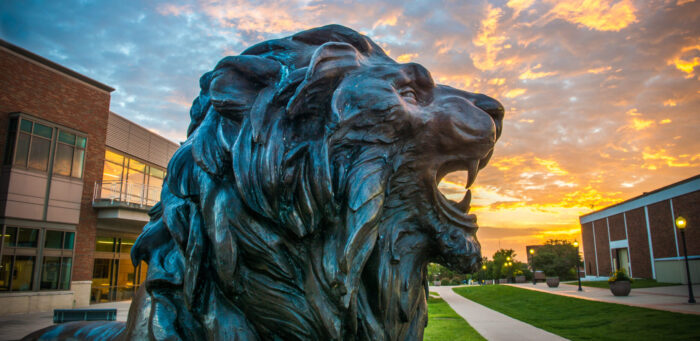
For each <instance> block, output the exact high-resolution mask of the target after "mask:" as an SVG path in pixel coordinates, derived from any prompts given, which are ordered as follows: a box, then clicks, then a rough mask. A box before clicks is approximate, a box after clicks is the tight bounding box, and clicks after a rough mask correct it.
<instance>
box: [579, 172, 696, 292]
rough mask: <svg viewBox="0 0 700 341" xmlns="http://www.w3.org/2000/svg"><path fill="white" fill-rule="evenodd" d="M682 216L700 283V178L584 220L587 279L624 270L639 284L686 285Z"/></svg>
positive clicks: (693, 276) (664, 188) (694, 269)
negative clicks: (641, 281)
mask: <svg viewBox="0 0 700 341" xmlns="http://www.w3.org/2000/svg"><path fill="white" fill-rule="evenodd" d="M678 216H683V217H684V218H686V220H687V221H688V227H687V228H686V230H685V237H686V244H687V247H688V258H689V260H690V270H691V279H692V282H693V283H700V175H697V176H694V177H692V178H689V179H686V180H683V181H680V182H677V183H674V184H671V185H669V186H666V187H663V188H659V189H657V190H654V191H652V192H648V193H644V194H643V195H641V196H638V197H635V198H632V199H629V200H627V201H624V202H621V203H619V204H616V205H612V206H609V207H606V208H604V209H601V210H598V211H595V212H591V213H588V214H586V215H583V216H581V217H580V218H579V220H580V222H581V235H582V240H583V248H584V260H585V272H586V276H593V277H607V276H610V274H611V273H612V272H613V271H615V270H617V269H624V270H626V271H627V273H628V274H630V275H631V276H632V277H636V278H653V279H656V280H657V281H659V282H667V283H687V278H686V277H687V276H686V271H685V262H684V257H683V251H684V250H683V243H682V239H681V234H680V231H678V229H677V228H676V227H675V223H674V222H675V219H676V218H677V217H678Z"/></svg>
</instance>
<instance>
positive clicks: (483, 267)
mask: <svg viewBox="0 0 700 341" xmlns="http://www.w3.org/2000/svg"><path fill="white" fill-rule="evenodd" d="M481 270H484V279H482V283H484V284H486V264H484V265H482V266H481Z"/></svg>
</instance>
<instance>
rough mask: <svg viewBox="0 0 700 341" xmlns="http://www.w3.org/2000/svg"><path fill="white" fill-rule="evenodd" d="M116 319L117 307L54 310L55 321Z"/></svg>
mask: <svg viewBox="0 0 700 341" xmlns="http://www.w3.org/2000/svg"><path fill="white" fill-rule="evenodd" d="M116 320H117V309H54V311H53V323H63V322H71V321H116Z"/></svg>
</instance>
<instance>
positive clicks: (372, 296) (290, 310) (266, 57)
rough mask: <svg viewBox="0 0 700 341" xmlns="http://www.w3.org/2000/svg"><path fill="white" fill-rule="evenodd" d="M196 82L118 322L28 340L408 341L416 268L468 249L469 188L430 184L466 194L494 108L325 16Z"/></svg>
mask: <svg viewBox="0 0 700 341" xmlns="http://www.w3.org/2000/svg"><path fill="white" fill-rule="evenodd" d="M200 86H201V93H200V95H199V97H197V98H196V99H195V100H194V103H193V104H192V109H191V111H190V116H191V123H190V126H189V128H188V139H187V141H186V142H185V143H184V144H183V145H182V146H181V147H180V149H179V150H178V151H177V152H176V153H175V155H174V156H173V158H172V160H171V161H170V164H169V166H168V175H167V179H166V184H165V185H164V187H163V191H162V195H161V202H160V203H158V204H157V205H156V206H155V207H154V208H153V209H152V210H151V212H150V217H151V220H150V222H149V223H148V224H147V225H146V226H145V227H144V230H143V233H142V234H141V236H140V237H139V239H138V240H137V242H136V244H135V245H134V248H133V249H132V258H133V261H134V263H138V262H139V261H141V260H143V261H146V262H147V263H148V279H147V280H146V282H145V285H143V286H142V287H141V290H140V291H139V293H138V295H137V297H136V298H135V299H134V301H133V303H132V306H131V310H130V312H129V319H128V322H127V323H126V324H120V323H118V322H109V323H104V322H102V323H99V322H97V323H94V322H93V323H69V324H64V325H60V326H56V327H51V328H50V329H48V330H42V331H40V332H38V333H35V334H33V335H30V338H36V337H38V336H39V335H41V334H43V335H44V336H46V337H47V338H49V339H50V338H52V337H56V338H61V337H67V336H72V337H76V338H78V339H100V340H105V339H139V340H140V339H144V340H145V339H153V340H155V339H157V340H162V339H172V340H205V339H212V340H420V339H422V337H423V329H424V328H425V326H426V323H427V304H426V296H427V290H428V281H427V278H426V275H427V270H426V265H427V264H428V262H437V263H440V264H443V265H445V266H447V267H449V268H451V269H454V270H456V271H459V272H471V271H474V270H476V269H477V267H478V265H479V264H478V262H479V259H480V258H481V252H480V246H479V243H478V241H477V239H476V237H475V232H476V230H477V224H476V217H475V216H474V215H473V214H468V211H469V202H470V197H471V194H470V192H469V191H468V192H467V194H466V195H465V197H464V199H463V200H462V201H460V202H453V201H451V200H448V199H446V198H445V197H444V196H443V195H442V194H441V193H440V191H439V190H438V188H437V185H438V183H439V182H440V180H441V179H442V178H443V177H444V176H445V175H446V174H447V173H449V172H453V171H457V170H465V171H467V172H468V174H469V175H468V178H467V179H465V181H466V182H467V186H471V184H472V183H473V182H474V179H475V178H476V174H477V172H478V171H479V170H480V169H481V168H483V167H484V166H485V165H486V163H487V161H488V160H489V158H490V157H491V154H492V152H493V148H494V144H495V142H496V140H497V139H498V137H499V136H500V134H501V127H502V121H503V114H504V110H503V107H502V106H501V104H500V103H499V102H498V101H496V100H494V99H492V98H490V97H487V96H485V95H481V94H475V93H470V92H465V91H461V90H457V89H454V88H451V87H448V86H444V85H437V84H435V83H434V82H433V79H432V78H431V76H430V73H429V72H428V71H427V70H426V69H425V68H423V67H422V66H421V65H419V64H415V63H406V64H400V63H397V62H395V61H394V60H392V59H391V58H390V57H388V56H387V55H386V54H385V53H384V51H382V49H381V48H380V47H379V46H378V45H376V44H375V43H374V42H372V41H371V40H370V39H369V38H367V37H365V36H363V35H361V34H359V33H357V32H355V31H353V30H351V29H348V28H346V27H342V26H337V25H330V26H325V27H320V28H315V29H311V30H308V31H303V32H300V33H298V34H295V35H293V36H291V37H287V38H282V39H277V40H270V41H265V42H262V43H260V44H258V45H255V46H253V47H251V48H249V49H247V50H246V51H244V52H243V53H241V54H240V55H238V56H232V57H226V58H224V59H223V60H221V61H220V62H219V63H218V64H217V65H216V67H215V68H214V70H213V71H210V72H207V73H206V74H204V75H203V76H202V78H201V79H200Z"/></svg>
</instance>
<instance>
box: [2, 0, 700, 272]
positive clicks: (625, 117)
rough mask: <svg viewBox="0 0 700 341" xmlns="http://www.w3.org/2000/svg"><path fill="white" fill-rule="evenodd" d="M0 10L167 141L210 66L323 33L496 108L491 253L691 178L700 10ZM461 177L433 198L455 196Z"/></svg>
mask: <svg viewBox="0 0 700 341" xmlns="http://www.w3.org/2000/svg"><path fill="white" fill-rule="evenodd" d="M0 13H2V16H3V17H2V18H3V20H2V22H1V24H0V38H2V39H4V40H7V41H9V42H11V43H13V44H16V45H19V46H21V47H24V48H26V49H28V50H30V51H32V52H35V53H37V54H39V55H41V56H43V57H46V58H48V59H51V60H53V61H55V62H57V63H59V64H61V65H65V66H66V67H69V68H71V69H73V70H75V71H77V72H79V73H82V74H84V75H86V76H88V77H90V78H93V79H96V80H98V81H100V82H103V83H105V84H108V85H110V86H112V87H114V88H116V91H115V92H114V93H112V103H111V110H112V111H114V112H116V113H118V114H120V115H123V116H125V117H127V118H129V119H130V120H133V121H135V122H137V123H139V124H141V125H143V126H144V127H147V128H149V129H151V130H153V131H156V132H158V133H160V134H163V135H165V136H167V137H169V138H170V139H172V140H174V141H182V140H184V138H185V132H186V129H187V125H188V123H189V107H190V105H191V103H192V99H194V98H195V96H197V94H198V92H199V83H198V79H199V77H200V75H201V74H203V73H204V72H206V71H209V70H211V69H212V68H213V67H214V65H216V63H217V62H218V61H219V59H221V58H222V57H224V56H226V55H235V54H239V53H241V52H242V51H243V50H244V49H245V48H247V47H248V46H250V45H252V44H254V43H257V42H260V41H262V40H266V39H272V38H279V37H283V36H287V35H290V34H293V33H295V32H297V31H299V30H303V29H308V28H311V27H316V26H321V25H325V24H330V23H337V24H342V25H346V26H348V27H351V28H353V29H355V30H357V31H359V32H362V33H363V34H366V35H368V36H370V37H371V38H372V39H373V40H374V41H376V42H377V43H378V44H379V45H380V46H382V47H383V48H384V49H385V51H386V52H387V53H388V54H389V55H390V56H391V57H393V58H394V59H396V60H397V61H398V62H400V63H409V62H415V63H420V64H422V65H424V66H425V67H426V68H427V69H428V70H430V71H431V72H432V76H433V78H434V79H435V81H436V82H437V83H442V84H447V85H450V86H452V87H456V88H460V89H463V90H468V91H473V92H479V93H485V94H488V95H490V96H492V97H495V98H497V99H499V100H500V101H501V102H502V103H503V104H504V106H505V108H506V117H505V122H504V127H503V135H502V137H501V140H500V141H499V142H498V144H497V145H496V149H495V152H494V154H493V157H492V159H491V162H490V163H489V165H488V166H487V167H486V168H484V169H483V170H482V171H481V172H480V174H479V176H478V178H477V180H476V183H475V184H474V185H473V186H472V189H471V190H472V197H473V200H472V212H473V213H476V214H477V215H478V219H479V225H480V226H481V228H480V229H479V232H478V233H477V236H478V238H479V240H480V241H481V243H482V246H483V250H484V255H486V256H489V257H490V256H491V255H492V254H493V253H494V252H495V251H496V249H498V248H499V247H503V248H513V249H515V252H516V253H517V254H518V256H517V258H518V259H520V260H523V259H524V258H525V245H530V244H541V243H543V242H544V241H545V240H547V239H551V238H565V239H569V240H573V239H578V240H579V241H580V230H579V223H578V217H579V216H580V215H582V214H585V213H588V212H591V211H592V210H597V209H601V208H603V207H605V206H608V205H611V204H614V203H617V202H620V201H623V200H626V199H629V198H632V197H634V196H638V195H641V194H642V193H643V192H648V191H651V190H654V189H656V188H659V187H662V186H665V185H668V184H671V183H674V182H677V181H680V180H683V179H685V178H688V177H691V176H693V175H696V174H699V173H700V138H698V134H699V133H698V132H699V131H700V112H699V111H698V110H699V109H698V108H700V72H698V71H699V70H700V25H698V23H699V22H700V1H693V0H677V1H676V0H666V1H662V0H654V1H647V0H638V1H635V0H543V1H535V0H509V1H478V2H474V1H457V2H450V1H445V2H440V1H438V2H436V1H412V2H403V1H366V2H350V1H322V0H313V1H306V0H304V1H302V0H297V1H278V2H268V1H262V2H260V1H245V0H241V1H208V0H202V1H194V2H189V3H188V2H177V3H170V2H165V1H162V2H158V1H156V2H141V1H113V2H104V3H102V4H94V3H90V2H84V1H78V2H67V1H46V2H44V3H42V2H31V3H25V2H19V1H4V2H2V3H1V4H0ZM114 13H119V15H113V14H114ZM466 179H467V176H466V173H464V172H456V173H452V174H450V175H448V176H447V177H446V178H445V179H444V180H443V182H442V183H441V184H440V188H441V190H442V191H443V193H445V194H446V195H447V196H448V197H449V198H452V199H453V200H461V198H462V197H463V195H464V192H465V189H464V185H465V180H466Z"/></svg>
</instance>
